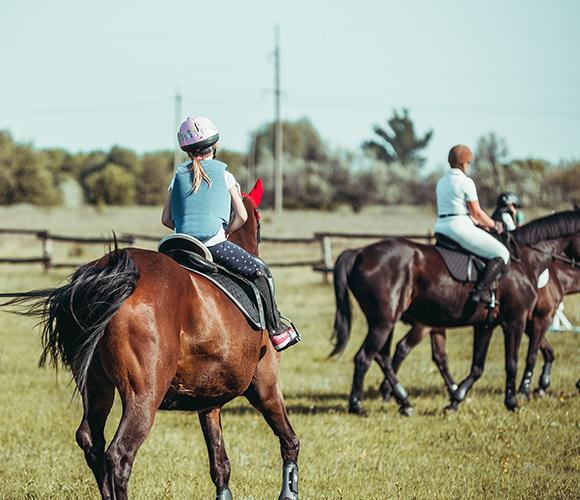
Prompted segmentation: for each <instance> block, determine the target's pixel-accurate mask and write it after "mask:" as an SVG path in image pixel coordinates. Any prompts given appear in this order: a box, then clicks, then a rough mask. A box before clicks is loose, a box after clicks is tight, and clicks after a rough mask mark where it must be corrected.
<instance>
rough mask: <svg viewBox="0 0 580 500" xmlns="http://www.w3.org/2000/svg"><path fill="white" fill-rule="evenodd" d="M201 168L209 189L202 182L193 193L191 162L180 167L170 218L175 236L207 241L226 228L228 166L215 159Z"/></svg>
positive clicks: (204, 162) (176, 175)
mask: <svg viewBox="0 0 580 500" xmlns="http://www.w3.org/2000/svg"><path fill="white" fill-rule="evenodd" d="M201 165H202V167H203V170H204V171H205V173H206V174H207V176H208V177H209V178H210V179H211V186H208V184H207V182H205V181H204V180H202V181H201V184H200V186H199V189H198V190H197V191H196V192H194V191H193V172H192V171H191V166H192V164H191V162H189V163H184V164H183V165H180V166H179V167H178V168H177V172H176V173H175V181H174V183H173V190H172V192H171V216H172V218H173V222H174V224H175V232H176V233H185V234H189V235H190V236H193V237H195V238H197V239H199V240H201V241H207V240H209V239H210V238H211V237H212V236H215V235H216V234H217V232H218V231H219V229H220V227H225V226H227V225H228V223H229V220H230V210H231V204H232V199H231V195H230V193H229V191H228V188H227V186H226V181H225V179H224V173H225V171H226V169H227V168H228V166H227V165H226V164H225V163H222V162H221V161H217V160H204V161H202V162H201Z"/></svg>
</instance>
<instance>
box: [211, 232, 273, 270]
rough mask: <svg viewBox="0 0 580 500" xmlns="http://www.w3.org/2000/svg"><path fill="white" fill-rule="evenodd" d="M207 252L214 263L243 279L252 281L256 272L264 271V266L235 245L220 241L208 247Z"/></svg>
mask: <svg viewBox="0 0 580 500" xmlns="http://www.w3.org/2000/svg"><path fill="white" fill-rule="evenodd" d="M208 250H209V251H210V253H211V255H212V257H213V260H214V262H216V263H217V264H219V265H221V266H224V267H225V268H226V269H229V270H231V271H233V272H235V273H237V274H240V275H242V276H243V277H244V278H249V279H253V278H254V277H255V276H256V272H257V271H258V270H263V269H264V265H263V264H262V263H261V262H260V261H258V260H256V259H255V258H254V256H253V255H252V254H250V253H248V252H246V251H245V250H244V249H243V248H242V247H240V246H238V245H236V244H235V243H231V242H229V241H222V242H221V243H218V244H217V245H212V246H211V247H208Z"/></svg>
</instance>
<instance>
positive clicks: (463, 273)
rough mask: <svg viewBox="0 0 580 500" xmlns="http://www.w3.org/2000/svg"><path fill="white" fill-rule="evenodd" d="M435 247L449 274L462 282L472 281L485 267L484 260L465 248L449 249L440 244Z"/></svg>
mask: <svg viewBox="0 0 580 500" xmlns="http://www.w3.org/2000/svg"><path fill="white" fill-rule="evenodd" d="M435 249H436V250H437V251H438V252H439V254H440V255H441V257H442V258H443V261H444V262H445V265H446V266H447V269H448V270H449V273H450V274H451V276H452V277H453V278H454V279H456V280H458V281H462V282H469V283H474V282H476V281H477V278H478V275H479V273H480V272H481V271H482V270H483V269H485V261H484V260H483V259H482V258H480V257H477V256H476V255H473V254H469V253H467V252H466V251H465V250H451V249H449V248H446V247H442V246H440V245H436V246H435Z"/></svg>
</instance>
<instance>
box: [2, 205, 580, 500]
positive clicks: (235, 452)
mask: <svg viewBox="0 0 580 500" xmlns="http://www.w3.org/2000/svg"><path fill="white" fill-rule="evenodd" d="M0 214H1V215H2V220H3V223H2V224H0V225H2V226H4V227H8V226H11V227H31V228H48V229H50V230H52V231H58V232H64V233H67V234H74V235H80V234H84V235H94V234H107V232H109V231H110V230H111V229H115V230H116V231H117V232H118V233H122V232H131V231H134V232H141V233H148V234H159V235H162V234H164V233H165V232H164V231H163V230H161V229H160V228H159V225H158V220H159V210H157V209H107V210H106V211H105V212H103V213H96V212H94V211H93V210H92V209H90V208H83V209H81V210H68V211H67V210H63V209H61V210H54V211H39V210H37V209H35V208H32V207H11V208H7V209H2V210H0ZM264 219H265V225H264V234H267V235H275V234H278V235H287V236H289V235H300V236H308V235H310V234H312V232H313V231H314V230H345V231H348V230H352V231H379V232H380V231H384V232H393V233H396V232H409V231H413V232H423V231H426V230H427V229H428V228H429V227H430V226H431V223H432V215H431V214H430V213H422V212H421V211H418V210H416V209H407V208H401V209H396V210H387V209H380V208H374V209H371V210H369V211H367V212H365V213H364V214H363V215H359V216H353V215H351V214H349V213H348V212H347V211H344V212H341V213H335V214H319V213H317V212H295V213H289V214H286V215H284V217H283V218H281V219H277V220H275V221H274V220H272V216H271V215H269V214H267V213H266V214H264ZM39 248H40V245H38V244H37V243H36V242H35V241H34V240H32V239H26V238H23V239H22V238H21V239H17V240H7V239H6V238H4V239H2V240H1V241H0V255H6V256H9V255H10V256H14V255H38V253H39ZM310 251H311V250H308V249H301V250H298V251H295V250H294V249H293V248H291V247H286V246H284V247H278V246H273V245H270V246H265V247H264V254H263V255H264V257H265V258H266V260H273V259H276V260H283V258H290V257H292V256H294V255H298V254H299V255H303V254H306V253H308V252H310ZM57 252H60V253H61V255H62V256H69V257H70V256H75V258H78V259H79V260H81V261H82V260H85V261H86V260H88V259H89V258H91V257H92V256H93V255H95V256H96V255H98V254H100V253H101V252H102V249H101V248H98V247H96V248H94V249H92V250H88V251H84V250H83V249H79V248H74V247H71V246H65V245H62V246H59V247H58V248H57ZM313 252H314V254H315V255H317V253H316V252H318V249H316V248H315V249H314V250H313ZM69 260H70V258H69ZM275 275H276V279H277V284H278V296H279V302H280V305H281V308H282V310H283V312H284V313H286V314H287V315H289V316H290V317H292V318H293V319H294V320H295V322H296V323H297V324H298V325H299V326H300V328H301V330H302V333H303V337H304V342H303V343H302V344H300V345H298V346H296V347H295V348H292V349H291V350H289V351H287V352H286V353H284V354H283V356H282V367H281V380H282V386H283V390H284V394H285V398H286V402H287V406H288V409H289V412H290V418H291V421H292V424H293V426H294V429H295V430H296V432H297V434H298V436H299V438H300V440H301V443H302V447H301V454H300V460H299V465H300V473H301V478H300V479H301V481H300V489H301V497H302V498H304V499H382V498H441V499H443V498H445V499H448V498H502V497H503V498H579V497H580V493H579V492H580V488H579V479H578V478H579V477H580V475H579V473H580V446H579V445H580V440H579V429H580V418H579V415H580V397H578V395H577V394H576V390H575V387H574V384H575V383H576V380H577V379H578V377H579V376H580V374H579V370H578V361H577V360H578V343H579V341H580V336H577V335H574V334H571V333H565V334H551V335H550V341H551V342H552V343H553V345H554V348H555V350H556V355H557V359H556V363H555V365H554V370H553V382H552V387H551V390H550V394H549V396H548V397H547V398H545V399H543V400H532V401H530V402H529V403H526V402H521V404H522V408H521V410H520V411H519V412H518V413H516V414H511V413H509V412H507V411H506V410H505V409H504V407H503V387H504V370H503V341H502V335H501V332H500V331H497V332H496V333H495V335H494V338H493V340H492V345H491V348H490V354H489V359H488V363H487V365H486V371H485V373H484V376H483V378H482V379H481V380H480V381H479V382H478V383H477V384H476V386H475V388H474V389H473V391H472V392H471V393H470V397H469V398H468V400H467V401H466V403H465V404H464V405H463V407H461V409H460V411H459V413H458V414H456V415H443V414H442V413H441V409H442V408H443V407H444V406H445V404H446V402H447V400H446V395H445V391H444V389H443V384H442V381H441V379H440V377H439V374H438V372H437V369H436V368H435V365H434V364H433V363H432V362H431V359H430V352H429V345H428V342H425V343H424V344H422V345H421V346H419V347H418V348H417V349H416V350H415V351H414V352H413V353H412V354H411V355H410V357H409V360H408V362H407V363H406V364H404V365H403V367H402V369H401V372H400V380H401V382H402V383H403V384H404V385H405V387H406V388H407V389H408V391H409V393H410V396H411V398H412V401H413V403H414V404H415V409H416V415H415V416H414V417H412V418H404V417H401V416H399V414H398V412H397V408H396V405H395V404H393V403H389V404H384V403H382V402H381V401H380V399H379V398H378V397H377V389H378V386H379V383H380V380H381V373H380V370H379V369H378V368H377V367H376V366H373V367H372V369H371V370H370V372H369V374H368V376H367V379H366V387H367V391H366V400H365V403H366V409H367V410H368V412H369V414H368V417H366V418H360V417H355V416H351V415H349V414H348V413H347V412H346V408H347V406H346V399H347V395H348V392H349V389H350V383H351V378H352V371H353V364H352V357H353V355H354V353H355V352H356V350H357V349H358V347H359V346H360V343H361V342H362V339H363V337H364V333H365V324H364V320H363V318H362V315H361V314H360V312H359V311H358V310H357V312H356V313H355V323H354V326H353V335H352V338H351V341H350V343H349V346H348V349H347V352H346V353H345V355H343V356H342V357H341V358H339V359H338V360H332V361H329V360H327V359H326V355H327V353H328V352H329V350H330V344H329V340H328V338H329V334H330V331H331V326H332V321H333V316H334V299H333V294H332V288H331V287H328V286H324V285H322V284H321V279H320V276H319V275H317V274H315V273H313V272H311V271H310V270H308V269H284V270H277V271H276V273H275ZM64 276H65V273H61V272H59V273H57V272H50V273H48V274H46V275H45V274H43V273H42V271H41V269H40V267H39V266H38V267H31V268H27V269H24V268H17V267H9V266H0V291H13V290H24V289H30V288H36V287H41V286H47V285H49V286H52V285H54V284H56V283H57V282H58V281H59V280H61V279H62V278H63V277H64ZM565 304H566V313H567V315H568V317H569V318H570V319H572V320H573V322H575V323H576V324H579V323H580V300H578V299H577V298H574V297H569V298H567V299H566V302H565ZM33 326H34V321H33V320H32V319H29V318H21V317H17V316H13V315H9V314H7V313H5V312H0V387H1V389H0V498H7V499H25V498H58V499H61V498H64V499H80V498H97V496H98V495H97V489H96V484H95V482H94V479H93V476H92V474H91V473H90V471H89V469H88V467H87V466H86V464H85V462H84V458H83V454H82V452H81V451H80V449H79V448H78V447H77V446H76V444H75V442H74V432H75V430H76V427H77V426H78V423H79V421H80V416H81V407H80V403H79V401H78V400H77V399H73V400H72V402H71V393H72V389H71V387H70V386H69V385H68V381H69V377H68V373H65V372H63V371H60V372H59V374H58V375H55V372H54V371H52V370H39V369H38V368H37V366H36V365H37V360H38V356H39V353H40V340H39V337H40V336H39V332H38V330H37V329H34V328H33ZM404 332H405V327H404V325H399V326H398V327H397V332H396V340H398V339H399V338H400V337H401V336H402V335H403V334H404ZM471 339H472V336H471V334H470V331H469V330H468V329H457V330H453V331H451V332H450V333H449V341H448V346H449V355H450V365H451V370H452V372H453V374H454V375H455V376H456V378H462V377H463V376H464V375H466V374H467V373H468V370H469V365H470V358H471ZM526 347H527V343H526V341H524V342H523V345H522V350H521V352H520V372H521V366H522V356H523V355H524V353H525V348H526ZM536 371H537V372H538V373H539V370H536ZM535 379H537V375H536V377H535ZM118 417H119V406H118V405H117V404H116V405H115V407H114V409H113V413H112V415H111V417H110V419H109V423H108V426H107V436H108V437H110V436H112V434H113V432H114V430H115V428H116V423H117V421H118ZM223 427H224V434H225V440H226V446H227V450H228V454H229V457H230V461H231V465H232V475H231V481H230V487H231V489H232V492H233V494H234V497H235V498H244V499H272V498H277V493H278V491H279V487H280V478H281V460H280V455H279V444H278V441H277V439H276V438H275V437H274V436H273V434H272V433H271V431H270V429H269V428H268V427H267V425H266V424H265V422H264V421H263V419H262V418H261V417H260V416H259V415H258V413H257V412H255V411H254V410H253V409H252V408H251V407H250V406H249V404H248V403H246V402H245V400H243V399H238V400H235V401H234V402H232V403H230V404H229V405H227V406H226V407H225V409H224V412H223ZM130 493H131V496H132V498H138V499H161V498H166V499H182V498H195V499H198V498H213V495H214V488H213V484H212V482H211V479H210V477H209V472H208V459H207V453H206V448H205V443H204V440H203V436H202V433H201V430H200V429H199V425H198V420H197V417H196V415H194V414H188V413H180V412H159V413H158V415H157V418H156V422H155V425H154V427H153V430H152V432H151V434H150V436H149V437H148V439H147V440H146V442H145V444H144V445H143V447H142V448H141V450H140V452H139V454H138V456H137V459H136V462H135V466H134V469H133V475H132V478H131V482H130Z"/></svg>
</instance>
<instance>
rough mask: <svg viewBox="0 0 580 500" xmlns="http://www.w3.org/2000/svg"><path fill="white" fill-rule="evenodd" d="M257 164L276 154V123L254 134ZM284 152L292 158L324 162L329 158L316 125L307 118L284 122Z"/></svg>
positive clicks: (264, 126) (263, 127)
mask: <svg viewBox="0 0 580 500" xmlns="http://www.w3.org/2000/svg"><path fill="white" fill-rule="evenodd" d="M253 137H254V145H253V148H252V149H254V148H255V149H254V153H255V158H254V159H255V162H256V164H259V163H261V162H262V161H263V160H264V158H265V157H268V153H269V157H272V156H273V154H274V124H273V123H272V122H270V123H267V124H265V125H263V126H262V127H261V128H260V129H258V130H257V131H256V132H254V134H253ZM282 137H283V153H284V155H285V156H288V157H290V158H300V159H302V160H304V161H315V162H324V161H326V160H327V158H328V153H327V150H326V146H325V144H324V143H323V141H322V139H321V137H320V134H319V133H318V131H317V130H316V129H315V128H314V125H312V123H311V122H310V120H308V119H307V118H301V119H300V120H296V121H294V122H291V121H284V122H282Z"/></svg>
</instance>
